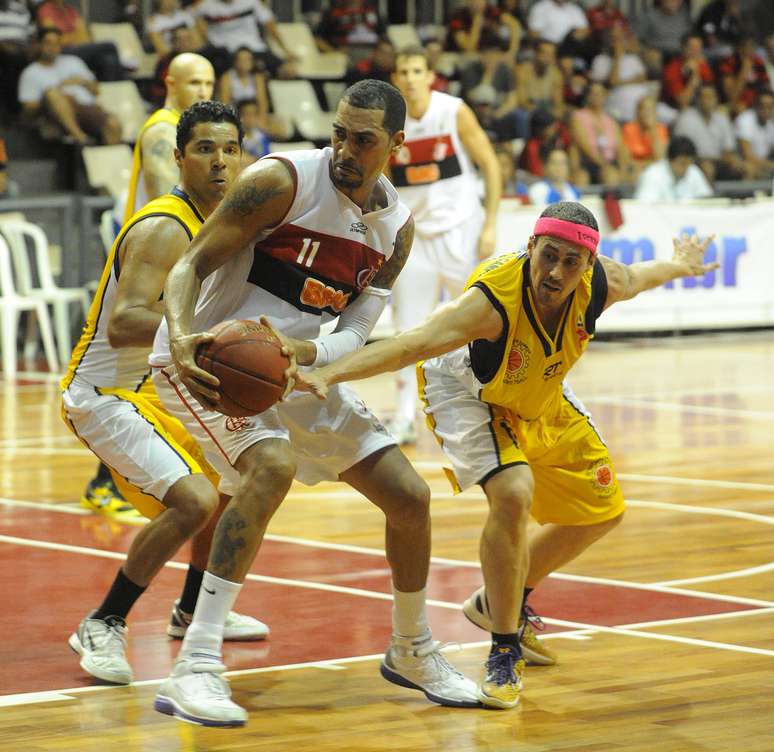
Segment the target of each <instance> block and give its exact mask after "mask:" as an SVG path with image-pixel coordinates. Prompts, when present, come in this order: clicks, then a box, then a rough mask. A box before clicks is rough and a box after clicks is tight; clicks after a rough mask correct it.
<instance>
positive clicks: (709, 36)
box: [696, 0, 750, 60]
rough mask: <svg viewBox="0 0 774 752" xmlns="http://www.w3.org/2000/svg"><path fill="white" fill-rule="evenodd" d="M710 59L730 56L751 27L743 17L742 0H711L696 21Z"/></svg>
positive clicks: (705, 51)
mask: <svg viewBox="0 0 774 752" xmlns="http://www.w3.org/2000/svg"><path fill="white" fill-rule="evenodd" d="M696 29H697V31H698V32H699V33H700V34H701V38H702V42H703V43H704V54H705V55H706V56H707V57H708V58H709V59H710V60H717V59H720V58H724V57H728V56H729V55H730V54H731V53H732V52H733V51H734V48H735V47H736V46H737V44H738V43H739V41H740V40H741V38H742V36H744V35H745V34H746V33H747V32H748V31H749V30H750V29H749V25H748V24H746V23H745V20H744V18H743V17H742V0H710V2H709V3H707V4H706V5H705V6H704V8H703V10H702V11H701V13H700V14H699V18H698V19H697V21H696Z"/></svg>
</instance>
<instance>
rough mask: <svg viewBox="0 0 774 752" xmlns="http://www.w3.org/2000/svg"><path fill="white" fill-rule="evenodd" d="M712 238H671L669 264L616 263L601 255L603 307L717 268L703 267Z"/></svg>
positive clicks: (667, 262) (656, 262)
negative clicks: (605, 287) (671, 249)
mask: <svg viewBox="0 0 774 752" xmlns="http://www.w3.org/2000/svg"><path fill="white" fill-rule="evenodd" d="M714 237H715V236H714V235H710V236H709V237H707V238H704V240H699V238H698V236H697V235H692V236H690V237H689V236H688V234H687V233H683V235H682V236H681V237H680V238H675V239H674V240H673V241H672V242H673V243H674V253H673V254H672V260H671V261H643V262H641V263H638V264H631V265H630V266H627V265H626V264H620V263H618V262H617V261H613V260H612V259H609V258H607V257H605V256H600V259H599V260H600V261H601V263H602V266H603V267H604V269H605V274H606V276H607V301H606V303H605V308H609V307H610V306H611V305H613V303H618V302H619V301H621V300H630V299H631V298H633V297H635V296H636V295H639V294H640V293H641V292H644V291H645V290H652V289H653V288H654V287H660V286H661V285H663V284H664V283H665V282H669V281H670V280H673V279H679V278H680V277H695V276H698V275H700V274H706V273H707V272H709V271H712V270H713V269H717V268H718V267H719V266H720V264H719V263H711V264H707V263H705V262H704V255H705V253H706V252H707V248H708V247H709V245H710V243H711V242H712V240H713V238H714Z"/></svg>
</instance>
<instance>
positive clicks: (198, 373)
mask: <svg viewBox="0 0 774 752" xmlns="http://www.w3.org/2000/svg"><path fill="white" fill-rule="evenodd" d="M186 376H187V377H188V378H189V379H190V380H191V381H195V382H196V383H199V384H202V385H203V386H204V387H209V386H213V387H219V386H220V380H219V379H218V377H217V376H215V375H214V374H212V373H210V372H209V371H205V370H203V369H201V368H199V366H195V365H190V366H189V367H188V368H186Z"/></svg>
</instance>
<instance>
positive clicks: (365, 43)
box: [316, 0, 386, 62]
mask: <svg viewBox="0 0 774 752" xmlns="http://www.w3.org/2000/svg"><path fill="white" fill-rule="evenodd" d="M385 28H386V27H385V25H384V22H383V21H382V19H381V17H380V16H379V9H378V5H377V3H376V2H374V0H330V4H329V5H328V8H327V9H326V10H325V11H324V12H323V14H322V18H321V19H320V25H319V26H318V27H317V34H316V36H317V43H318V45H319V46H320V49H322V50H323V52H329V51H331V50H345V51H346V52H347V53H349V55H350V59H351V60H352V62H357V61H358V60H360V59H361V58H363V57H367V56H368V55H369V54H370V53H371V52H372V51H373V49H374V47H376V45H377V43H378V42H379V39H381V37H382V36H383V35H384V32H385Z"/></svg>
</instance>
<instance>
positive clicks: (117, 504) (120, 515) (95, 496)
mask: <svg viewBox="0 0 774 752" xmlns="http://www.w3.org/2000/svg"><path fill="white" fill-rule="evenodd" d="M81 506H82V507H84V508H86V509H88V510H89V511H90V512H97V513H98V514H104V515H105V516H106V517H113V518H115V519H119V520H126V519H137V518H139V517H142V515H141V514H140V513H139V512H138V511H137V510H136V509H135V508H134V507H133V506H132V505H131V504H130V503H129V502H128V501H127V500H126V499H124V497H123V496H121V492H120V491H119V490H118V489H117V488H116V485H115V483H113V479H112V478H108V479H107V480H102V479H101V478H93V479H92V480H90V481H89V484H88V485H87V486H86V490H85V491H84V492H83V496H81Z"/></svg>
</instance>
